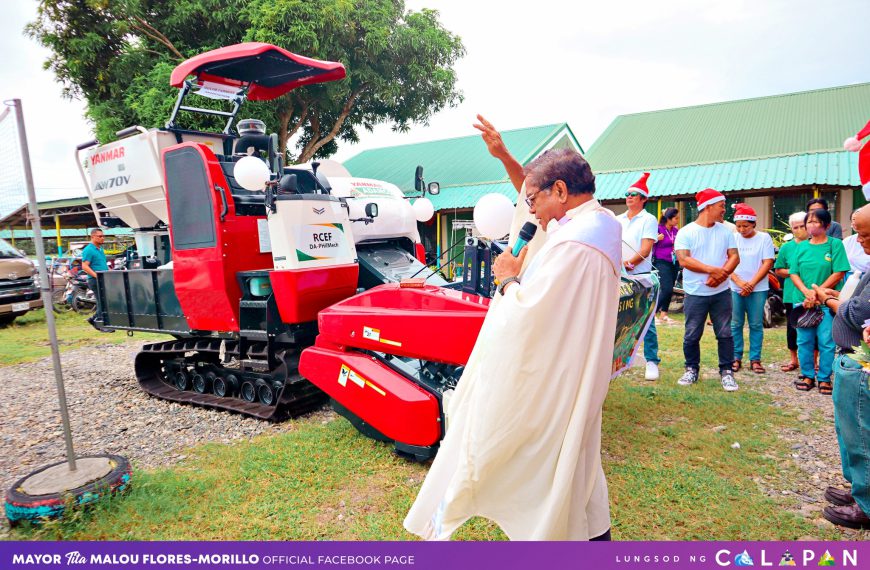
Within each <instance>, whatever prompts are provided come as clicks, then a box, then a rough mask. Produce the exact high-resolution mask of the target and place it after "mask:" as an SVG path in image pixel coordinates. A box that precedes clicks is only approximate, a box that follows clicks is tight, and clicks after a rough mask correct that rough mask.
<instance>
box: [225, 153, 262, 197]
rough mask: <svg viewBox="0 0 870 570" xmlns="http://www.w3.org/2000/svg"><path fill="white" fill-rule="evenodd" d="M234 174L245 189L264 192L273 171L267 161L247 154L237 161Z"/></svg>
mask: <svg viewBox="0 0 870 570" xmlns="http://www.w3.org/2000/svg"><path fill="white" fill-rule="evenodd" d="M233 174H234V176H235V177H236V182H238V183H239V186H241V187H242V188H244V189H245V190H251V191H252V192H262V191H263V190H265V189H266V183H267V182H268V181H269V178H270V176H271V172H270V171H269V167H268V166H266V163H265V162H263V161H262V160H260V159H259V158H257V157H255V156H245V157H243V158H240V159H239V161H238V162H237V163H236V166H235V169H233Z"/></svg>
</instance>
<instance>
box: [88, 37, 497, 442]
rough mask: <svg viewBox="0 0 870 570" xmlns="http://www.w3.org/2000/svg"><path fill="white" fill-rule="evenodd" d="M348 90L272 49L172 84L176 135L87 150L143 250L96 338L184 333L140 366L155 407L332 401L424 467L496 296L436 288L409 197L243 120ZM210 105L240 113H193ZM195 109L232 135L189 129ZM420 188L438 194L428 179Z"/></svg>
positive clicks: (223, 61)
mask: <svg viewBox="0 0 870 570" xmlns="http://www.w3.org/2000/svg"><path fill="white" fill-rule="evenodd" d="M191 75H192V76H194V77H193V78H192V79H189V76H191ZM344 76H345V70H344V67H343V66H342V65H341V64H339V63H332V62H324V61H317V60H313V59H309V58H305V57H301V56H298V55H295V54H292V53H290V52H288V51H285V50H283V49H281V48H278V47H276V46H272V45H269V44H261V43H247V44H239V45H235V46H229V47H226V48H221V49H218V50H214V51H211V52H208V53H204V54H201V55H199V56H197V57H194V58H191V59H190V60H188V61H185V62H184V63H182V64H181V65H179V66H178V67H177V68H176V69H175V70H174V71H173V73H172V78H171V84H172V85H173V86H175V87H178V88H180V89H181V92H180V94H179V97H178V101H177V103H176V105H175V108H174V109H173V112H172V115H171V117H170V119H169V121H168V123H167V125H166V127H165V128H162V129H151V130H146V129H144V128H142V127H131V128H129V129H125V130H124V131H121V132H119V133H118V136H119V137H120V138H119V140H118V141H115V142H112V143H109V144H106V145H99V143H98V142H97V141H90V142H88V143H85V144H82V145H80V146H79V147H78V149H77V152H76V157H77V159H78V158H79V156H78V155H79V153H80V152H82V151H85V150H87V161H86V165H87V173H86V172H85V171H84V170H82V177H83V180H84V181H85V184H86V186H87V188H88V193H89V196H90V198H91V201H92V205H93V207H94V211H95V215H96V216H97V218H98V222H99V223H100V224H101V225H103V226H111V225H113V224H117V221H118V220H119V219H120V220H121V221H123V222H124V223H126V224H127V225H128V226H130V227H131V228H133V229H134V234H135V238H136V246H137V252H138V258H137V259H136V260H134V261H132V262H131V263H129V264H128V269H127V270H124V271H106V272H101V273H100V274H99V277H98V285H99V287H98V288H99V297H100V300H101V310H100V311H99V312H98V314H97V316H96V325H97V326H98V327H99V328H101V329H103V330H128V331H150V332H162V333H168V334H171V335H173V336H174V337H175V339H176V340H172V341H168V342H161V343H156V344H149V345H146V346H144V347H143V350H142V352H140V353H139V354H138V355H137V357H136V362H135V369H136V376H137V378H138V380H139V383H140V385H141V387H142V388H143V389H144V390H145V391H146V392H148V393H149V394H151V395H153V396H156V397H159V398H163V399H166V400H170V401H175V402H184V403H190V404H196V405H201V406H208V407H212V408H219V409H224V410H231V411H235V412H239V413H243V414H247V415H250V416H254V417H257V418H261V419H269V420H281V419H284V418H286V417H288V416H296V415H299V414H302V413H305V412H307V411H309V410H312V409H313V408H316V407H318V406H320V405H322V403H323V402H325V400H326V398H327V395H328V396H329V397H331V398H332V399H333V406H334V407H335V409H336V410H337V411H338V412H339V413H341V414H342V415H344V416H345V417H347V418H348V419H349V420H350V421H351V422H352V423H353V424H354V425H355V426H356V427H357V428H358V429H359V430H360V431H361V432H363V433H365V434H367V435H369V436H372V437H376V438H378V439H382V440H390V441H395V445H396V449H397V451H398V452H400V453H403V454H406V455H408V456H411V457H415V458H417V459H425V458H428V457H431V456H432V455H433V454H434V453H435V451H436V450H437V446H438V442H439V441H440V440H441V438H442V437H443V435H444V421H443V412H442V410H443V405H442V398H443V397H444V394H445V393H448V392H449V391H450V390H452V389H453V388H454V387H455V385H456V382H457V380H458V379H459V376H460V375H461V372H462V366H463V364H464V363H465V362H466V360H467V359H468V356H469V354H470V352H471V348H472V346H473V345H474V342H475V339H476V337H477V334H478V332H479V330H480V327H481V324H482V322H483V318H484V316H485V314H486V309H487V305H488V299H487V298H485V297H482V296H480V295H476V294H470V293H464V292H461V291H457V290H450V289H447V288H444V287H443V286H446V285H447V283H446V282H445V281H444V280H443V279H441V278H440V277H439V276H437V275H432V274H431V273H432V272H431V271H429V270H428V268H427V267H426V266H425V265H424V260H425V257H424V251H423V248H422V244H421V243H420V239H419V235H418V233H417V226H416V219H415V214H414V208H413V207H412V206H411V204H410V203H409V200H408V199H407V198H406V196H405V195H404V194H403V193H402V192H401V191H400V190H399V189H398V188H396V187H395V186H392V185H391V184H387V183H384V182H379V181H374V180H361V179H354V178H348V177H335V176H329V177H328V176H326V175H324V173H323V172H320V171H318V166H319V165H318V163H312V164H311V165H300V166H291V167H285V166H284V165H283V161H282V156H283V153H282V152H281V150H280V149H278V148H277V136H276V135H274V134H272V135H266V134H265V128H264V125H263V124H262V123H261V122H259V121H256V120H249V119H245V120H240V121H236V117H237V114H238V112H239V109H240V107H241V105H242V103H243V102H244V100H245V99H259V100H268V99H273V98H275V97H278V96H280V95H282V94H284V93H287V92H288V91H290V90H292V89H294V88H296V87H299V86H302V85H307V84H311V83H318V82H325V81H333V80H337V79H341V78H343V77H344ZM195 94H198V95H202V96H205V97H208V98H210V99H213V100H219V101H220V100H223V101H225V103H224V105H227V104H229V105H230V106H231V109H230V110H229V111H222V110H215V109H213V108H211V107H214V106H215V105H209V108H201V107H194V106H189V105H187V102H188V99H189V97H190V96H192V95H195ZM181 113H199V114H203V113H205V114H208V115H213V116H217V117H220V118H221V120H222V121H223V120H224V119H225V120H226V126H225V128H224V130H223V132H220V133H210V132H201V131H194V130H187V129H182V128H180V127H179V126H178V123H179V114H181ZM234 123H235V125H236V129H237V133H238V135H234V134H232V129H233V126H234ZM78 162H79V164H81V163H82V161H81V160H78ZM252 173H253V174H252ZM257 174H259V175H261V176H262V179H261V180H260V181H259V182H258V181H257V180H256V178H257V176H256V175H257ZM409 175H410V173H409ZM252 178H253V179H255V180H254V181H253V182H251V180H252ZM417 181H418V190H420V191H421V192H420V197H421V198H422V197H423V196H424V195H425V193H426V191H427V188H425V186H424V184H423V181H422V171H421V169H418V172H417ZM252 184H253V185H252ZM246 186H247V187H246ZM428 191H429V192H430V193H433V194H435V193H437V191H438V189H437V184H433V185H430V186H429V188H428ZM97 202H100V203H101V204H103V205H104V206H105V208H103V209H102V210H100V209H98V207H97ZM107 214H109V215H107ZM411 277H414V278H415V279H412V280H409V279H408V278H411ZM421 277H422V278H421ZM409 285H410V286H409Z"/></svg>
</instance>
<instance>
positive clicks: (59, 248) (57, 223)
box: [54, 214, 63, 257]
mask: <svg viewBox="0 0 870 570" xmlns="http://www.w3.org/2000/svg"><path fill="white" fill-rule="evenodd" d="M54 231H55V232H56V233H57V256H58V257H60V256H61V255H63V245H62V244H61V241H60V216H58V215H57V214H55V215H54Z"/></svg>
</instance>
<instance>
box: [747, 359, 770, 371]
mask: <svg viewBox="0 0 870 570" xmlns="http://www.w3.org/2000/svg"><path fill="white" fill-rule="evenodd" d="M749 369H750V370H752V371H753V372H755V373H756V374H764V373H766V372H767V370H765V369H764V366H762V364H761V361H760V360H753V361H752V362H750V363H749Z"/></svg>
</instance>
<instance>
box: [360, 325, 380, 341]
mask: <svg viewBox="0 0 870 570" xmlns="http://www.w3.org/2000/svg"><path fill="white" fill-rule="evenodd" d="M363 338H367V339H369V340H373V341H375V342H380V340H381V329H373V328H372V327H363Z"/></svg>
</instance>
